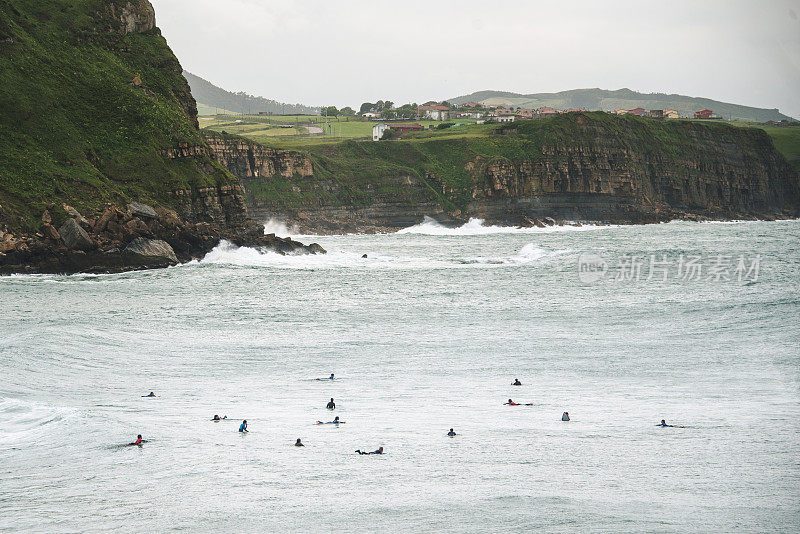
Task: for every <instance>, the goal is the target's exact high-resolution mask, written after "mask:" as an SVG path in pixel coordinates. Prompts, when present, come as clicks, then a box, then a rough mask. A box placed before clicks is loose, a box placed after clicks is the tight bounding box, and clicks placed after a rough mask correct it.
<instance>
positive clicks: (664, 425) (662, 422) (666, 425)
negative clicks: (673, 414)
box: [656, 419, 675, 427]
mask: <svg viewBox="0 0 800 534" xmlns="http://www.w3.org/2000/svg"><path fill="white" fill-rule="evenodd" d="M656 426H663V427H674V426H675V425H668V424H667V422H666V421H665V420H664V419H662V420H661V422H660V423H659V424H657V425H656Z"/></svg>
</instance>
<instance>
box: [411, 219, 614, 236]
mask: <svg viewBox="0 0 800 534" xmlns="http://www.w3.org/2000/svg"><path fill="white" fill-rule="evenodd" d="M485 222H486V221H484V220H483V219H476V218H474V217H473V218H471V219H470V220H469V221H467V222H465V223H464V224H462V225H461V226H458V227H455V228H450V227H448V226H444V225H443V224H441V223H439V222H437V221H436V220H435V219H433V218H431V217H427V216H426V217H425V218H424V219H423V221H422V222H421V223H419V224H416V225H414V226H409V227H408V228H403V229H402V230H399V231H398V232H397V233H398V234H423V235H441V236H470V235H491V234H536V233H548V232H569V231H586V230H593V229H595V230H596V229H600V228H609V226H593V225H586V226H569V225H567V226H548V227H546V228H538V227H533V228H522V227H519V226H495V225H489V226H487V225H486V224H485Z"/></svg>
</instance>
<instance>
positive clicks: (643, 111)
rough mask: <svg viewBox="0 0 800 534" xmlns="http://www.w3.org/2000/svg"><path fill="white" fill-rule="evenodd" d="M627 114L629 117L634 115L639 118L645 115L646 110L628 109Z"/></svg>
mask: <svg viewBox="0 0 800 534" xmlns="http://www.w3.org/2000/svg"><path fill="white" fill-rule="evenodd" d="M628 113H630V114H631V115H636V116H637V117H641V116H642V115H644V114H645V113H647V110H646V109H644V108H633V109H629V110H628Z"/></svg>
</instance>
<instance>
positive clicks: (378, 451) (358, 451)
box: [356, 447, 383, 454]
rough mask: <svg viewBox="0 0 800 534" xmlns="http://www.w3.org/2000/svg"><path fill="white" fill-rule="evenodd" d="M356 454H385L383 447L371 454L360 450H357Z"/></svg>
mask: <svg viewBox="0 0 800 534" xmlns="http://www.w3.org/2000/svg"><path fill="white" fill-rule="evenodd" d="M356 452H357V453H358V454H383V447H378V450H376V451H371V452H366V451H362V450H358V449H357V450H356Z"/></svg>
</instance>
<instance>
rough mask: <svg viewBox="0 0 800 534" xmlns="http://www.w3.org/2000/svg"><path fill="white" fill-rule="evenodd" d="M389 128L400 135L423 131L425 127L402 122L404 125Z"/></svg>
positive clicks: (414, 123)
mask: <svg viewBox="0 0 800 534" xmlns="http://www.w3.org/2000/svg"><path fill="white" fill-rule="evenodd" d="M389 127H390V128H391V129H392V130H397V131H398V132H400V133H406V132H421V131H422V130H424V129H425V127H424V126H423V125H421V124H418V123H416V122H404V123H401V124H390V125H389Z"/></svg>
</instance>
